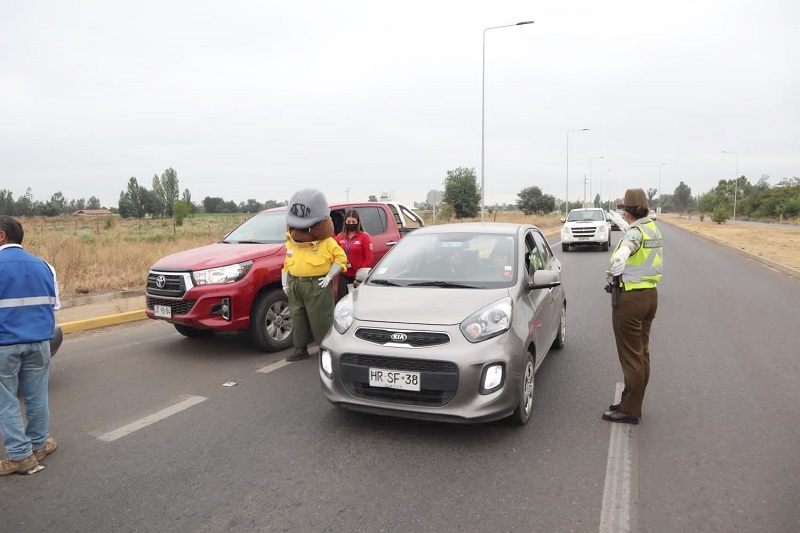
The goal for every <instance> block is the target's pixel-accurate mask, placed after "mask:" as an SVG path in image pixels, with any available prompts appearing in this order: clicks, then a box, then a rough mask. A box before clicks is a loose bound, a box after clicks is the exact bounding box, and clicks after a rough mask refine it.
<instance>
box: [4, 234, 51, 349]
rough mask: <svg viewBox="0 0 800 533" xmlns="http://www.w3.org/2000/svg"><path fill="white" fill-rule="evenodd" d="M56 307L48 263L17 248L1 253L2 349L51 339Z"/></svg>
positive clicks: (13, 247)
mask: <svg viewBox="0 0 800 533" xmlns="http://www.w3.org/2000/svg"><path fill="white" fill-rule="evenodd" d="M55 303H56V287H55V280H54V278H53V273H52V272H51V271H50V267H49V266H48V265H47V263H45V262H44V261H42V260H41V259H39V258H38V257H36V256H35V255H33V254H29V253H28V252H26V251H25V250H23V249H22V248H19V247H17V246H8V247H6V248H3V249H2V250H0V346H10V345H12V344H25V343H29V342H41V341H46V340H49V339H52V338H53V329H54V328H55V313H54V312H53V306H54V305H55Z"/></svg>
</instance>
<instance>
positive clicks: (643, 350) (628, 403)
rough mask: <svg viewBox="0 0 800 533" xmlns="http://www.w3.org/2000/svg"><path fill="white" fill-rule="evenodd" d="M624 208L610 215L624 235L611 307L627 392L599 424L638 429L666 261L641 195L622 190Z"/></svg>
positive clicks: (614, 258)
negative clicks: (616, 295) (617, 290)
mask: <svg viewBox="0 0 800 533" xmlns="http://www.w3.org/2000/svg"><path fill="white" fill-rule="evenodd" d="M622 209H623V216H620V215H619V214H617V213H611V214H610V218H611V219H612V220H613V222H614V223H615V224H616V225H617V226H619V228H620V229H621V230H622V231H623V232H625V235H624V237H623V238H622V239H620V242H619V244H617V247H616V249H615V250H614V253H613V254H612V256H611V268H610V269H609V273H610V274H611V275H612V276H620V278H619V279H620V280H621V291H620V297H619V305H617V306H616V307H612V308H611V322H612V324H613V326H614V337H615V338H616V341H617V354H618V355H619V362H620V365H621V366H622V374H623V376H624V379H625V388H624V389H623V391H622V399H621V400H620V403H618V404H612V405H610V406H609V410H608V411H607V412H605V413H603V419H604V420H608V421H610V422H622V423H626V424H638V423H639V417H640V416H641V415H642V401H643V400H644V391H645V388H646V387H647V381H648V379H649V378H650V347H649V343H650V326H651V325H652V324H653V319H654V318H655V317H656V309H657V308H658V292H657V290H656V286H657V285H658V282H659V280H661V276H662V273H663V266H664V257H663V247H662V242H661V232H660V231H658V228H657V227H656V225H655V222H653V220H652V219H651V218H650V217H649V216H648V214H649V212H650V210H649V208H648V206H647V195H646V194H645V192H644V190H643V189H628V190H627V191H625V196H624V198H623V201H622ZM623 217H624V218H623Z"/></svg>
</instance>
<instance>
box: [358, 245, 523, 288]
mask: <svg viewBox="0 0 800 533" xmlns="http://www.w3.org/2000/svg"><path fill="white" fill-rule="evenodd" d="M517 257H519V255H518V251H517V249H516V246H515V242H514V238H513V237H512V236H511V235H507V234H487V233H460V232H453V233H437V234H434V233H427V234H418V233H411V234H409V235H408V236H406V237H404V238H403V239H402V240H401V241H400V242H399V243H398V244H397V245H396V246H395V247H394V248H392V249H391V251H390V252H389V253H388V254H386V256H385V257H384V258H383V260H382V261H381V262H380V263H379V264H378V265H377V266H376V267H375V269H374V270H373V271H372V273H371V275H370V277H369V281H368V283H369V284H373V283H374V284H377V285H389V286H402V287H439V288H442V289H445V290H447V289H454V288H462V289H463V288H466V289H493V288H499V287H509V286H511V285H512V284H514V283H515V282H516V276H517V268H518V264H519V261H517V260H516V258H517Z"/></svg>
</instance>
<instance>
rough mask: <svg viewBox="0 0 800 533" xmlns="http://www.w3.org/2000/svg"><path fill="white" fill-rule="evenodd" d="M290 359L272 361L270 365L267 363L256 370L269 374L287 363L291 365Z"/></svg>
mask: <svg viewBox="0 0 800 533" xmlns="http://www.w3.org/2000/svg"><path fill="white" fill-rule="evenodd" d="M291 364H292V363H291V362H290V361H278V362H277V363H272V364H271V365H267V366H265V367H264V368H259V369H258V370H256V372H261V373H262V374H269V373H270V372H273V371H275V370H278V369H280V368H283V367H285V366H287V365H291Z"/></svg>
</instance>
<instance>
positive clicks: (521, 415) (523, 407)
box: [511, 352, 533, 426]
mask: <svg viewBox="0 0 800 533" xmlns="http://www.w3.org/2000/svg"><path fill="white" fill-rule="evenodd" d="M531 412H533V357H532V356H531V354H530V352H527V353H526V354H525V371H524V373H523V375H522V386H521V387H520V391H519V403H518V404H517V408H516V409H515V410H514V414H512V415H511V419H512V420H513V422H514V423H515V424H518V425H520V426H524V425H525V424H527V423H528V420H530V419H531Z"/></svg>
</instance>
